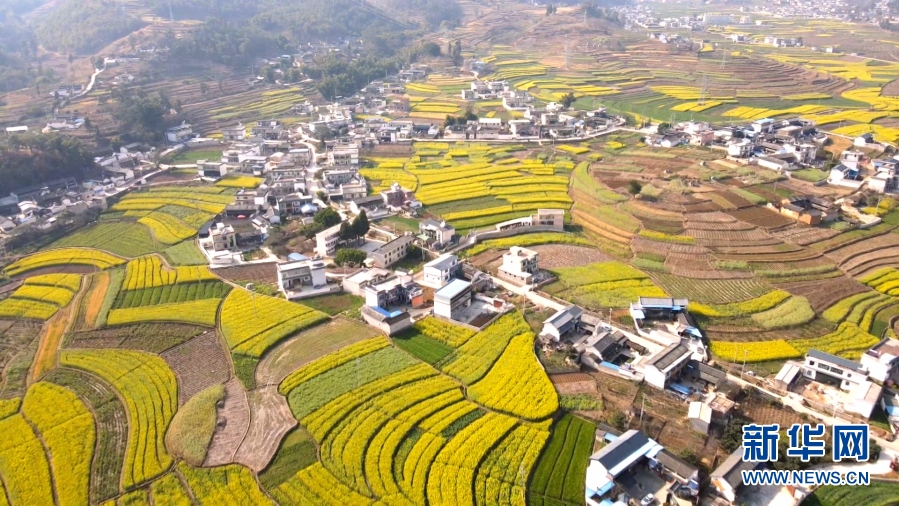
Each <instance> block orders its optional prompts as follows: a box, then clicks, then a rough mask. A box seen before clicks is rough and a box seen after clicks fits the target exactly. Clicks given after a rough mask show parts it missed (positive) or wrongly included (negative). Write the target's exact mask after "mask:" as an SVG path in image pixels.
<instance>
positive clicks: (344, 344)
mask: <svg viewBox="0 0 899 506" xmlns="http://www.w3.org/2000/svg"><path fill="white" fill-rule="evenodd" d="M377 335H378V331H377V330H375V329H373V328H372V327H370V326H368V325H363V324H361V323H358V322H355V321H352V320H347V319H343V318H336V319H333V320H331V321H329V322H328V323H324V324H322V325H319V326H317V327H313V328H311V329H309V330H306V331H304V332H301V333H299V334H297V335H296V336H293V337H291V338H289V339H287V340H285V341H284V342H282V343H280V344H278V345H277V346H275V347H274V348H272V349H271V351H269V352H268V353H267V354H266V355H265V357H264V358H263V359H262V360H261V361H260V362H259V365H258V366H257V367H256V384H257V385H259V386H264V385H278V384H280V383H281V382H282V381H283V380H284V378H286V377H287V376H288V375H290V374H291V373H292V372H293V371H296V370H297V369H300V368H301V367H302V366H304V365H306V364H308V363H310V362H312V361H314V360H316V359H318V358H320V357H323V356H325V355H329V354H332V353H335V352H337V353H338V354H342V353H344V352H345V350H348V349H351V346H350V345H352V344H354V343H357V342H359V341H366V340H368V339H370V338H372V337H375V336H377Z"/></svg>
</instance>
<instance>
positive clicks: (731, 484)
mask: <svg viewBox="0 0 899 506" xmlns="http://www.w3.org/2000/svg"><path fill="white" fill-rule="evenodd" d="M764 466H765V463H764V462H744V461H743V447H742V446H741V447H739V448H737V450H736V451H734V452H733V453H731V454H730V455H729V456H728V457H727V458H726V459H725V460H724V462H722V463H721V465H720V466H718V467H717V468H716V469H715V470H714V471H712V474H711V475H710V476H709V478H710V479H711V482H712V487H714V488H715V490H716V491H717V492H718V493H719V494H721V496H722V497H724V498H725V499H727V500H728V501H730V502H731V504H736V503H737V494H738V492H739V491H740V487H742V486H743V471H752V470H755V469H761V468H763V467H764Z"/></svg>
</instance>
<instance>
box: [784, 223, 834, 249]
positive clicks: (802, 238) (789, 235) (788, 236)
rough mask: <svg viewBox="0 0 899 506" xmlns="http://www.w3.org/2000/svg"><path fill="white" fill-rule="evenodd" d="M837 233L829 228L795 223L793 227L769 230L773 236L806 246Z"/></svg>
mask: <svg viewBox="0 0 899 506" xmlns="http://www.w3.org/2000/svg"><path fill="white" fill-rule="evenodd" d="M839 233H840V232H839V231H838V230H833V229H830V228H823V227H804V226H799V225H796V226H795V227H784V228H781V229H778V230H772V231H770V232H769V234H771V235H772V236H773V237H776V238H778V239H780V240H782V241H785V242H789V243H792V244H798V245H799V246H808V245H809V244H813V243H816V242H818V241H824V240H826V239H830V238H831V237H834V236H836V235H839Z"/></svg>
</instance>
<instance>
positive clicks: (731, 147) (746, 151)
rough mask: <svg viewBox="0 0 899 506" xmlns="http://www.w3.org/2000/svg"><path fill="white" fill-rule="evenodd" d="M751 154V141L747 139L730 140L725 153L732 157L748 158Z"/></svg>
mask: <svg viewBox="0 0 899 506" xmlns="http://www.w3.org/2000/svg"><path fill="white" fill-rule="evenodd" d="M751 154H752V143H751V142H749V139H740V140H738V141H736V140H735V141H731V142H729V143H728V144H727V155H728V156H732V157H734V158H748V157H749V155H751Z"/></svg>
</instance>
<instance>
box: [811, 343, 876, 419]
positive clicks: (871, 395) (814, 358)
mask: <svg viewBox="0 0 899 506" xmlns="http://www.w3.org/2000/svg"><path fill="white" fill-rule="evenodd" d="M802 375H803V376H805V377H806V378H808V379H810V380H814V381H817V382H819V383H827V384H831V385H834V386H837V387H838V388H839V389H840V390H843V391H845V392H848V393H849V395H847V396H846V397H844V400H843V409H845V410H846V411H848V412H851V413H855V414H857V415H860V416H862V417H863V418H870V417H871V413H873V412H874V408H875V407H876V406H877V403H878V402H879V401H880V394H881V393H882V391H883V388H882V387H881V386H880V385H878V384H876V383H874V382H873V381H870V380H869V379H868V370H867V368H866V367H865V366H863V365H862V364H860V363H858V362H853V361H851V360H847V359H845V358H842V357H837V356H834V355H831V354H829V353H825V352H823V351H820V350H809V351H808V353H807V354H806V356H805V364H804V366H803V368H802Z"/></svg>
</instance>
